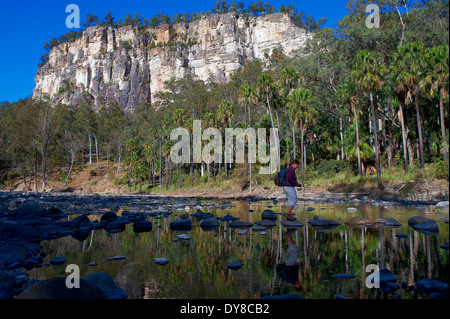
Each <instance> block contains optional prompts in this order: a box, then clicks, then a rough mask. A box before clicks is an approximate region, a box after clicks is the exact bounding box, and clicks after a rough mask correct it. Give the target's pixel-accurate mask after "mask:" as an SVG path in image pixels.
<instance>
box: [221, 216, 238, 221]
mask: <svg viewBox="0 0 450 319" xmlns="http://www.w3.org/2000/svg"><path fill="white" fill-rule="evenodd" d="M239 219H240V218H238V217H233V216H231V215H225V216H224V217H221V218H219V220H220V221H223V222H232V221H235V220H239Z"/></svg>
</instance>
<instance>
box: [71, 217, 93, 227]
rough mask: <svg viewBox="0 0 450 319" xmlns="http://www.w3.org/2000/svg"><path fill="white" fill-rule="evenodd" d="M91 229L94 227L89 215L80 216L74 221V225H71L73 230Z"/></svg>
mask: <svg viewBox="0 0 450 319" xmlns="http://www.w3.org/2000/svg"><path fill="white" fill-rule="evenodd" d="M91 227H92V226H91V221H90V220H89V218H88V217H87V215H80V216H78V217H75V218H74V219H73V220H72V223H71V224H70V228H71V229H79V228H87V229H90V228H91Z"/></svg>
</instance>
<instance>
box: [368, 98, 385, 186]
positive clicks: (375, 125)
mask: <svg viewBox="0 0 450 319" xmlns="http://www.w3.org/2000/svg"><path fill="white" fill-rule="evenodd" d="M370 110H371V113H372V121H373V122H372V123H373V139H374V144H375V161H376V166H377V167H376V168H377V181H378V187H380V188H381V187H382V186H383V184H382V182H381V166H380V157H379V154H378V132H377V121H376V117H375V107H374V105H373V94H372V92H370Z"/></svg>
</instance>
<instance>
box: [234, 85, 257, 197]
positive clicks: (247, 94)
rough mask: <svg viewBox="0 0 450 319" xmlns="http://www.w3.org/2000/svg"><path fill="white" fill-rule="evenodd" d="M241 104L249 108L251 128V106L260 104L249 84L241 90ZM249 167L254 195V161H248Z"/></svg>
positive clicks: (249, 125)
mask: <svg viewBox="0 0 450 319" xmlns="http://www.w3.org/2000/svg"><path fill="white" fill-rule="evenodd" d="M239 103H240V104H242V105H244V110H245V109H246V108H247V107H248V127H251V115H250V109H251V106H252V105H253V106H255V105H256V104H257V103H258V97H257V96H256V92H255V88H254V87H253V86H251V85H248V84H243V85H242V86H241V87H240V90H239ZM248 150H249V158H252V153H251V152H252V150H251V147H250V145H249V148H248ZM248 165H249V179H250V193H252V161H251V160H250V161H248Z"/></svg>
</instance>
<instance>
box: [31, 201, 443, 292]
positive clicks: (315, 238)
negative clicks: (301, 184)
mask: <svg viewBox="0 0 450 319" xmlns="http://www.w3.org/2000/svg"><path fill="white" fill-rule="evenodd" d="M198 204H199V203H198V202H195V205H198ZM283 204H284V203H283V202H281V203H276V204H274V203H273V202H272V201H271V200H267V201H256V202H252V201H242V200H232V201H224V200H216V201H211V200H203V201H202V202H201V209H202V211H203V212H210V213H213V214H214V215H215V216H216V217H223V216H225V215H226V214H230V215H232V216H234V217H238V218H240V220H241V221H250V222H253V223H254V222H256V221H259V220H261V214H262V212H263V211H264V210H265V209H271V210H273V211H274V212H275V213H281V212H285V210H286V208H285V206H282V205H283ZM195 205H194V204H193V205H192V206H191V208H190V209H184V208H178V209H170V211H171V212H172V214H171V215H169V216H167V215H166V217H164V215H160V216H157V217H147V220H149V221H152V222H153V229H152V230H151V231H149V232H144V233H135V232H134V230H133V227H132V224H128V225H126V227H125V230H124V231H121V232H118V233H109V232H107V231H105V230H103V229H100V230H94V231H92V232H91V233H90V234H89V236H88V237H87V238H86V239H85V240H83V241H81V240H79V239H75V238H73V237H71V236H68V237H63V238H58V239H53V240H47V241H45V242H44V243H43V246H44V250H45V251H46V252H47V253H48V256H47V257H46V259H45V260H44V263H48V262H49V260H50V259H51V258H53V257H55V256H64V257H66V258H67V262H66V264H65V265H62V266H50V265H48V264H47V265H44V266H43V267H41V268H35V269H32V270H31V271H30V276H31V277H32V278H45V279H48V278H51V277H55V276H67V275H68V273H66V272H65V268H66V266H67V265H68V264H76V265H78V266H79V267H80V275H81V277H84V276H85V275H87V274H88V273H91V272H99V271H104V272H106V273H108V274H109V275H110V276H111V277H112V278H113V279H114V280H115V281H116V283H117V284H118V286H119V287H121V288H123V289H124V290H125V291H126V292H127V293H128V298H129V299H142V298H200V299H202V298H238V299H239V298H261V297H264V296H274V295H282V294H298V295H300V296H302V297H304V298H308V299H309V298H316V299H317V298H326V299H334V298H336V295H338V296H345V297H347V298H350V299H359V298H387V297H388V298H405V299H409V298H417V297H421V295H418V294H416V293H414V292H411V291H410V290H409V289H408V288H406V289H405V288H402V287H400V288H399V289H398V290H396V292H395V293H393V294H384V293H383V292H382V291H381V290H380V289H374V288H367V287H366V284H365V282H366V278H367V276H369V275H370V274H371V272H370V271H368V272H366V267H367V266H369V265H371V264H376V265H377V266H378V267H379V269H384V268H388V269H390V270H391V271H392V272H393V273H394V274H395V275H396V277H397V284H398V285H400V286H402V282H403V285H404V286H405V287H406V286H411V285H414V284H415V283H416V282H417V281H419V280H420V279H424V278H433V279H437V280H440V281H443V282H445V283H448V282H449V266H448V261H449V255H448V250H444V249H442V248H440V246H441V245H443V244H445V243H447V242H448V241H449V225H448V224H446V223H445V222H444V220H445V219H446V218H448V213H440V212H431V213H429V212H425V211H423V210H417V209H416V208H415V207H412V206H373V205H357V204H352V205H347V204H310V203H307V204H305V203H300V205H301V206H299V207H297V208H296V209H294V211H293V213H296V217H297V218H298V219H299V220H300V221H301V222H303V223H304V224H305V227H302V228H299V229H297V230H296V231H294V233H293V234H292V239H293V241H294V243H295V244H296V245H297V247H298V249H299V254H298V259H297V264H298V268H296V267H294V268H292V267H291V268H286V267H285V265H284V262H285V257H286V253H287V249H288V241H287V238H286V229H285V228H283V227H282V226H281V225H280V223H279V222H277V226H275V227H274V228H272V229H266V230H265V231H263V232H261V231H258V232H256V231H252V229H245V230H244V229H234V228H228V227H227V224H226V222H223V221H221V222H220V223H221V226H220V227H219V229H217V230H214V231H204V230H203V229H202V228H201V227H200V221H198V220H196V219H195V218H194V217H190V218H191V219H192V222H193V223H192V229H191V230H189V231H174V230H171V229H170V222H171V221H174V220H176V219H178V218H179V216H180V215H182V214H188V215H189V214H191V213H195V212H196V210H197V207H195ZM350 206H351V207H355V208H356V211H354V212H348V211H347V208H348V207H350ZM141 208H142V207H141ZM313 208H314V210H313ZM125 209H126V210H129V211H133V210H134V211H136V210H138V209H139V205H136V206H135V207H125ZM426 210H427V211H429V208H428V207H427V208H426ZM144 211H145V212H149V210H144ZM121 212H122V210H120V211H119V213H118V215H121ZM315 215H318V216H321V217H323V218H326V219H334V220H337V221H338V222H340V223H341V225H339V226H338V227H336V228H334V229H331V230H320V229H314V228H312V227H311V226H309V225H308V220H310V219H312V218H313V217H314V216H315ZM416 215H420V216H424V217H427V218H431V219H433V220H435V221H436V222H437V223H438V224H439V234H438V235H435V236H430V235H425V234H422V233H418V232H416V231H414V230H412V229H411V228H410V227H408V219H409V218H410V217H412V216H416ZM76 216H77V215H72V216H69V217H68V218H69V219H73V218H74V217H76ZM101 216H102V215H101V214H93V215H90V219H91V221H94V220H100V217H101ZM277 216H278V219H279V220H281V219H282V218H283V217H282V216H281V214H278V215H277ZM350 217H364V218H369V219H375V220H376V219H378V218H381V217H389V218H395V219H396V220H398V221H399V222H400V223H401V224H402V226H400V227H398V228H391V227H381V226H378V227H374V228H351V227H349V226H346V225H345V224H344V222H345V221H346V220H347V219H349V218H350ZM401 233H404V234H406V238H401V237H397V236H396V235H397V234H401ZM181 234H185V235H187V237H189V238H190V239H189V240H178V235H181ZM113 256H124V257H125V259H121V260H106V259H107V258H109V257H113ZM159 257H166V258H168V260H169V263H168V264H166V265H164V266H160V265H157V264H156V263H155V258H159ZM94 261H95V262H96V264H97V265H96V266H90V265H88V264H89V263H91V262H94ZM236 261H238V262H241V263H242V264H243V265H242V267H241V268H240V269H239V270H231V269H228V268H227V265H228V264H230V263H232V262H236ZM286 269H289V271H287V270H286ZM343 273H345V274H351V275H354V276H355V277H354V278H349V279H343V278H336V276H333V275H335V274H343ZM337 277H339V276H337ZM295 282H298V284H296V285H294V283H295Z"/></svg>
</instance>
